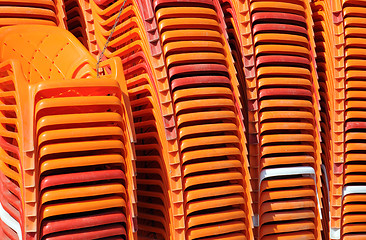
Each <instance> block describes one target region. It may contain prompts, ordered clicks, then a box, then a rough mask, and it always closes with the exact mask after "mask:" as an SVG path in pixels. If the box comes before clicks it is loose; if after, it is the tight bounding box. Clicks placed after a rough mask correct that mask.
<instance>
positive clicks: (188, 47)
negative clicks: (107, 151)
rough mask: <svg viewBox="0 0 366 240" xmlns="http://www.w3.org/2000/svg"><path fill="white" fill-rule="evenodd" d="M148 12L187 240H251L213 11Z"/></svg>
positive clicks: (172, 5)
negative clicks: (169, 99) (166, 92)
mask: <svg viewBox="0 0 366 240" xmlns="http://www.w3.org/2000/svg"><path fill="white" fill-rule="evenodd" d="M154 9H155V16H156V20H157V22H158V26H159V31H160V36H161V41H162V46H163V50H164V56H165V61H166V66H167V69H168V73H169V79H170V84H171V90H172V94H173V101H174V108H175V113H176V119H177V127H178V132H179V145H180V152H181V157H182V172H183V193H184V203H185V204H184V211H185V216H186V238H185V239H251V238H252V236H253V235H252V234H253V233H252V232H251V217H252V216H251V215H250V214H248V210H247V209H248V208H250V204H251V202H248V196H249V193H248V190H249V186H248V180H249V179H248V178H249V176H248V173H247V172H245V168H246V164H247V163H246V158H245V155H246V152H245V145H244V144H243V143H244V141H245V140H244V139H243V138H244V136H243V134H244V132H243V129H242V126H241V125H240V118H238V115H237V108H236V106H235V96H234V94H233V90H232V81H233V79H234V78H235V73H234V74H233V72H230V70H229V65H230V64H232V62H230V63H229V64H228V62H227V55H226V54H227V52H226V49H227V48H225V46H226V43H225V40H224V38H223V35H222V32H221V26H220V24H219V22H218V14H217V12H216V9H215V4H214V3H213V2H212V1H183V2H176V1H169V0H162V1H155V2H154ZM231 69H232V68H231ZM233 82H234V81H233Z"/></svg>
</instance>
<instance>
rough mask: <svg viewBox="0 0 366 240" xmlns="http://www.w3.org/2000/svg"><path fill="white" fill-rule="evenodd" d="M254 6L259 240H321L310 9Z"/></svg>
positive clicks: (280, 4)
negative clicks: (257, 107) (258, 136)
mask: <svg viewBox="0 0 366 240" xmlns="http://www.w3.org/2000/svg"><path fill="white" fill-rule="evenodd" d="M250 7H251V13H252V23H253V34H254V43H255V54H256V66H257V77H258V87H259V92H258V96H259V111H260V112H259V120H260V145H261V151H260V153H261V159H260V169H261V171H260V181H259V184H260V185H259V186H260V196H259V200H260V203H259V204H260V205H259V211H260V215H259V225H260V229H259V239H263V240H267V239H294V238H299V237H300V236H306V238H307V239H319V238H320V230H321V225H320V224H321V222H320V218H321V216H320V207H321V204H320V197H319V195H320V194H319V191H318V187H319V186H318V184H320V183H318V182H317V179H318V174H317V170H318V168H319V167H318V161H319V160H320V159H318V156H317V150H316V148H317V145H316V141H317V140H316V138H317V133H316V131H315V129H316V120H317V119H316V116H315V109H314V99H313V94H314V92H313V86H312V85H313V83H312V82H313V79H312V77H313V75H312V72H311V71H312V66H311V64H312V63H311V61H312V56H311V50H310V44H309V37H308V29H307V28H308V23H307V20H306V17H307V16H306V5H305V4H304V3H303V2H302V1H277V2H275V1H273V2H271V1H252V2H251V6H250ZM320 196H321V195H320Z"/></svg>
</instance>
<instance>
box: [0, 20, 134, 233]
mask: <svg viewBox="0 0 366 240" xmlns="http://www.w3.org/2000/svg"><path fill="white" fill-rule="evenodd" d="M20 32H21V33H22V34H21V35H19V33H20ZM0 36H1V39H0V42H1V51H0V52H1V55H0V60H1V61H9V62H14V64H13V65H14V66H12V67H13V68H12V69H8V72H11V71H12V72H13V74H14V75H15V80H14V82H15V83H14V84H13V85H15V86H13V87H11V85H5V84H4V83H5V82H2V83H3V84H2V86H3V88H4V87H6V86H8V89H9V90H12V91H13V92H14V91H15V94H17V95H18V97H16V98H17V99H20V101H19V102H18V103H17V105H19V106H20V111H18V113H19V114H18V113H17V114H15V115H14V114H12V113H11V112H8V113H6V114H5V115H4V118H5V119H8V120H6V121H7V122H8V123H9V124H11V123H13V124H14V120H16V117H18V119H19V121H20V124H19V128H17V129H18V131H19V132H21V134H22V135H21V136H23V137H21V138H20V139H21V140H22V144H19V145H20V147H21V148H20V150H21V151H22V152H20V154H19V155H20V162H21V168H20V169H21V170H19V172H20V174H21V175H22V176H24V178H25V179H24V180H23V182H21V183H19V187H20V188H21V193H22V195H21V198H22V199H21V202H22V203H23V206H24V203H25V211H24V214H23V215H22V216H21V217H22V221H20V223H21V222H23V221H25V224H24V225H23V226H22V225H21V227H22V228H21V229H20V231H21V232H20V234H21V236H22V237H23V238H22V237H18V238H10V239H24V238H25V239H91V238H94V239H127V238H128V239H131V238H133V231H134V228H135V226H134V224H133V217H134V216H135V215H136V213H134V212H135V205H134V202H135V201H136V196H135V194H136V193H135V188H136V182H135V180H134V175H135V173H134V172H135V167H134V161H133V160H134V152H133V146H132V145H131V141H133V140H134V136H133V135H134V134H133V126H132V125H131V124H132V119H131V117H130V115H131V113H130V110H129V102H128V99H127V101H126V99H125V98H124V95H126V94H127V91H126V90H127V88H126V86H125V82H124V78H123V75H121V71H122V69H121V62H120V61H119V60H118V59H111V60H109V61H105V62H103V63H102V64H101V67H102V68H105V67H106V66H108V68H109V69H110V70H111V74H110V75H103V76H102V77H101V78H99V79H97V78H96V71H95V68H94V66H95V64H96V62H95V60H94V59H93V58H92V57H91V55H89V53H88V52H87V50H86V49H85V48H84V47H83V46H82V45H81V44H80V43H79V42H78V41H77V40H76V38H74V37H73V36H72V35H71V34H70V33H69V32H67V31H65V30H61V29H59V28H56V27H49V26H30V25H29V26H16V27H8V28H2V29H1V30H0ZM35 43H38V44H35ZM25 50H27V51H25ZM14 52H15V53H14ZM20 52H22V54H20ZM45 59H47V60H46V61H45ZM40 63H42V64H40ZM10 76H11V75H10ZM8 79H9V80H11V78H10V77H8ZM9 80H8V81H9ZM9 87H10V88H9ZM2 96H11V92H9V91H8V92H7V93H4V94H2ZM9 103H14V97H13V98H12V100H10V101H3V104H6V105H8V104H9ZM29 106H32V107H29ZM2 108H3V109H4V110H6V111H9V110H12V109H14V107H10V106H7V107H5V105H4V106H3V107H2ZM12 119H14V120H13V122H12V121H11V120H12ZM32 119H34V122H33V120H32ZM4 121H5V120H4ZM14 126H15V125H13V128H14ZM10 129H11V128H9V130H10ZM33 134H34V135H33ZM7 135H8V134H5V132H2V133H1V136H2V139H6V138H7ZM12 144H14V142H12ZM8 145H9V144H2V145H1V151H3V152H4V151H9V150H8V149H9V147H10V146H8ZM16 147H18V146H16V145H14V147H13V148H12V149H13V150H11V151H14V149H16ZM9 153H10V152H9ZM11 156H14V155H13V154H12V155H11ZM13 162H14V161H13ZM5 180H6V179H5ZM3 183H4V184H6V183H7V181H3ZM7 184H8V183H7ZM3 186H4V185H3ZM7 186H9V189H11V188H10V187H11V184H8V185H7ZM15 190H16V188H13V189H12V190H11V191H14V192H15ZM15 193H16V192H15ZM15 196H16V195H15ZM13 198H14V197H13ZM14 206H16V205H14ZM10 213H13V212H10ZM0 216H1V219H3V218H4V216H5V217H7V215H6V213H4V212H1V214H0ZM15 217H16V216H15ZM13 219H16V218H14V217H13ZM13 219H10V220H13ZM3 222H5V223H7V222H6V221H3ZM13 222H14V221H13ZM15 223H16V222H15ZM18 223H19V221H18ZM7 225H8V226H10V228H12V229H13V231H17V230H18V228H15V227H14V226H15V225H16V224H14V223H12V222H10V223H9V224H7ZM37 225H38V226H37ZM3 229H4V228H3ZM7 230H8V229H6V228H5V230H4V231H3V233H5V234H6V233H7ZM17 233H18V232H17ZM13 235H14V234H13Z"/></svg>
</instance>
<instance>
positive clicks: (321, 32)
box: [312, 1, 344, 239]
mask: <svg viewBox="0 0 366 240" xmlns="http://www.w3.org/2000/svg"><path fill="white" fill-rule="evenodd" d="M312 10H313V20H314V28H313V29H314V32H315V41H316V63H317V73H318V82H319V86H320V89H319V92H320V98H321V99H320V105H321V123H320V124H321V129H322V131H321V137H322V143H321V144H322V146H321V148H322V155H321V156H322V195H323V199H322V203H323V211H322V215H323V219H322V224H323V234H326V235H324V236H323V238H324V239H329V235H328V234H329V232H330V228H329V221H330V214H329V212H330V199H331V196H330V193H329V190H330V188H331V186H330V185H329V182H330V179H331V178H332V168H333V164H334V162H335V158H337V156H339V153H338V152H339V151H341V150H339V149H340V147H339V146H340V145H341V146H342V145H343V138H342V136H343V130H341V131H339V129H337V127H336V126H338V125H341V127H342V124H343V120H342V118H341V116H342V115H343V112H344V109H343V107H342V105H341V104H340V103H342V100H340V99H341V98H342V95H341V93H342V86H341V85H340V83H342V81H341V82H340V83H339V82H337V81H336V78H335V69H334V64H335V54H334V48H335V42H334V40H333V39H334V37H333V36H334V27H333V19H332V13H331V10H332V9H331V5H330V3H329V2H327V1H315V2H313V3H312ZM333 129H334V130H333ZM338 158H339V157H338ZM336 161H337V160H336Z"/></svg>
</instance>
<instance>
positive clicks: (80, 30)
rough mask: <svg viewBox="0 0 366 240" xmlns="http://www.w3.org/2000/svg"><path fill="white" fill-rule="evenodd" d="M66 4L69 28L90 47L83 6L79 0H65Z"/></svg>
mask: <svg viewBox="0 0 366 240" xmlns="http://www.w3.org/2000/svg"><path fill="white" fill-rule="evenodd" d="M64 4H65V13H66V24H67V30H69V32H71V33H72V34H73V35H74V36H75V37H76V38H77V39H78V40H79V41H80V42H81V43H82V44H83V45H84V46H85V47H86V48H88V47H89V46H88V35H87V32H86V31H87V30H86V24H85V19H84V18H85V17H84V15H85V12H84V11H83V9H82V8H81V6H80V3H79V1H78V0H65V1H64Z"/></svg>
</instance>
